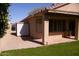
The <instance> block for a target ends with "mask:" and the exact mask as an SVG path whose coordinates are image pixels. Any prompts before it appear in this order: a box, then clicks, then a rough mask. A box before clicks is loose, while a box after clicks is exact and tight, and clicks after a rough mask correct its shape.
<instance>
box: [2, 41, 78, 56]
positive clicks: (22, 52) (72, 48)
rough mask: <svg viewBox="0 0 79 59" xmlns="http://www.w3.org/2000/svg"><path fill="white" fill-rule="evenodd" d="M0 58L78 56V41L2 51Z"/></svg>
mask: <svg viewBox="0 0 79 59" xmlns="http://www.w3.org/2000/svg"><path fill="white" fill-rule="evenodd" d="M0 55H1V56H79V41H75V42H70V43H61V44H55V45H48V46H43V47H37V48H28V49H17V50H9V51H3V52H2V53H1V54H0Z"/></svg>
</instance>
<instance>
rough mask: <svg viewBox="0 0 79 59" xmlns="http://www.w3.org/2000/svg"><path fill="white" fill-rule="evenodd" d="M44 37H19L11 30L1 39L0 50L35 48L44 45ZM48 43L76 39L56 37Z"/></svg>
mask: <svg viewBox="0 0 79 59" xmlns="http://www.w3.org/2000/svg"><path fill="white" fill-rule="evenodd" d="M41 41H42V39H36V40H34V41H31V40H30V38H28V37H17V36H16V35H15V34H12V32H11V30H8V31H7V34H6V35H5V36H4V37H3V38H2V39H0V50H1V51H5V50H13V49H22V48H34V47H40V46H43V45H42V44H40V42H41ZM47 41H48V43H47V44H48V45H50V44H57V43H64V42H71V41H76V40H74V39H67V38H56V39H48V40H47Z"/></svg>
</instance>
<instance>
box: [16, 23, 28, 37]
mask: <svg viewBox="0 0 79 59" xmlns="http://www.w3.org/2000/svg"><path fill="white" fill-rule="evenodd" d="M27 35H29V31H28V24H24V23H18V24H17V36H27Z"/></svg>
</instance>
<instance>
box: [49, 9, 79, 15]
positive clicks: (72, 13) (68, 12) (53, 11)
mask: <svg viewBox="0 0 79 59" xmlns="http://www.w3.org/2000/svg"><path fill="white" fill-rule="evenodd" d="M48 12H49V13H61V14H69V15H77V16H79V12H72V11H63V10H52V9H49V10H48Z"/></svg>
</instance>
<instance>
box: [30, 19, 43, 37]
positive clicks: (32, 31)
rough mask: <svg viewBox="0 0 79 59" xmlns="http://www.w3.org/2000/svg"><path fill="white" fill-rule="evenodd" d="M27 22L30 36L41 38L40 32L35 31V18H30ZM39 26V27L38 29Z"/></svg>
mask: <svg viewBox="0 0 79 59" xmlns="http://www.w3.org/2000/svg"><path fill="white" fill-rule="evenodd" d="M29 23H30V36H32V37H33V38H41V34H42V33H39V32H37V31H36V19H35V18H31V19H30V20H29ZM40 29H41V28H40V27H39V30H40Z"/></svg>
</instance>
